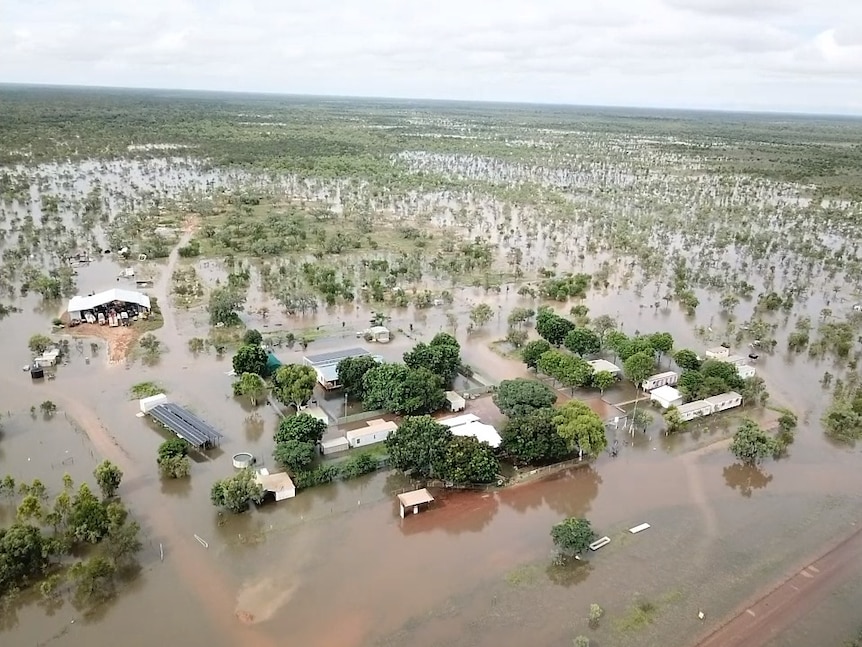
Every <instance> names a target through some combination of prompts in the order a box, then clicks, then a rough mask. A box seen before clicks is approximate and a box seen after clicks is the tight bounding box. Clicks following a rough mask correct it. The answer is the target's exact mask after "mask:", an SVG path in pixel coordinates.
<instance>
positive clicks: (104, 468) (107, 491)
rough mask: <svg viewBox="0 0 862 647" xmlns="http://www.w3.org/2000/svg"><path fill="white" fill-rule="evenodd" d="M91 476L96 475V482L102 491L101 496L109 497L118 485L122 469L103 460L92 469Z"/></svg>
mask: <svg viewBox="0 0 862 647" xmlns="http://www.w3.org/2000/svg"><path fill="white" fill-rule="evenodd" d="M93 476H94V477H96V484H97V485H98V486H99V489H100V490H101V491H102V497H104V498H105V499H110V498H111V497H112V496H114V494H116V492H117V488H118V487H120V481H122V480H123V471H122V470H121V469H120V468H119V467H117V466H116V465H114V464H113V463H112V462H111V461H109V460H104V461H102V462H101V463H99V465H97V466H96V469H95V470H93Z"/></svg>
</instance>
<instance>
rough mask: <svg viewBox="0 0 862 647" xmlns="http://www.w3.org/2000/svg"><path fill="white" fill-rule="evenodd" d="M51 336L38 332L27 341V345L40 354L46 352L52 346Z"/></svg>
mask: <svg viewBox="0 0 862 647" xmlns="http://www.w3.org/2000/svg"><path fill="white" fill-rule="evenodd" d="M52 343H53V342H52V341H51V338H50V337H48V336H46V335H41V334H36V335H33V336H32V337H30V341H29V342H27V347H28V348H29V349H30V351H31V352H33V353H36V354H37V355H40V354H42V353H44V352H45V351H46V350H48V349H49V348H50V347H51V344H52Z"/></svg>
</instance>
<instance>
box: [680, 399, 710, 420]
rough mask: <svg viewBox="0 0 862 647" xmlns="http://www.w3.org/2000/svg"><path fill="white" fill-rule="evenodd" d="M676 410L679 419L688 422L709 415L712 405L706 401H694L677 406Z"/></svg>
mask: <svg viewBox="0 0 862 647" xmlns="http://www.w3.org/2000/svg"><path fill="white" fill-rule="evenodd" d="M676 410H677V411H679V417H680V418H682V420H684V421H686V422H688V421H689V420H694V419H695V418H702V417H703V416H708V415H710V414H711V413H712V405H711V404H710V403H709V402H707V401H706V400H695V401H694V402H688V403H686V404H681V405H679V406H678V407H677V408H676Z"/></svg>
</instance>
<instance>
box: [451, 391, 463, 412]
mask: <svg viewBox="0 0 862 647" xmlns="http://www.w3.org/2000/svg"><path fill="white" fill-rule="evenodd" d="M446 402H448V403H449V410H450V411H452V412H453V413H454V412H457V411H463V410H464V407H466V406H467V402H466V400H464V398H463V397H461V395H460V394H459V393H456V392H455V391H446Z"/></svg>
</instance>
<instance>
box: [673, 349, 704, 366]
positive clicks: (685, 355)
mask: <svg viewBox="0 0 862 647" xmlns="http://www.w3.org/2000/svg"><path fill="white" fill-rule="evenodd" d="M673 361H674V362H676V365H677V366H679V367H680V368H681V369H683V370H684V371H697V370H700V360H699V359H698V358H697V353H695V352H694V351H693V350H689V349H688V348H683V349H681V350H678V351H677V352H676V353H675V354H674V356H673Z"/></svg>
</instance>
